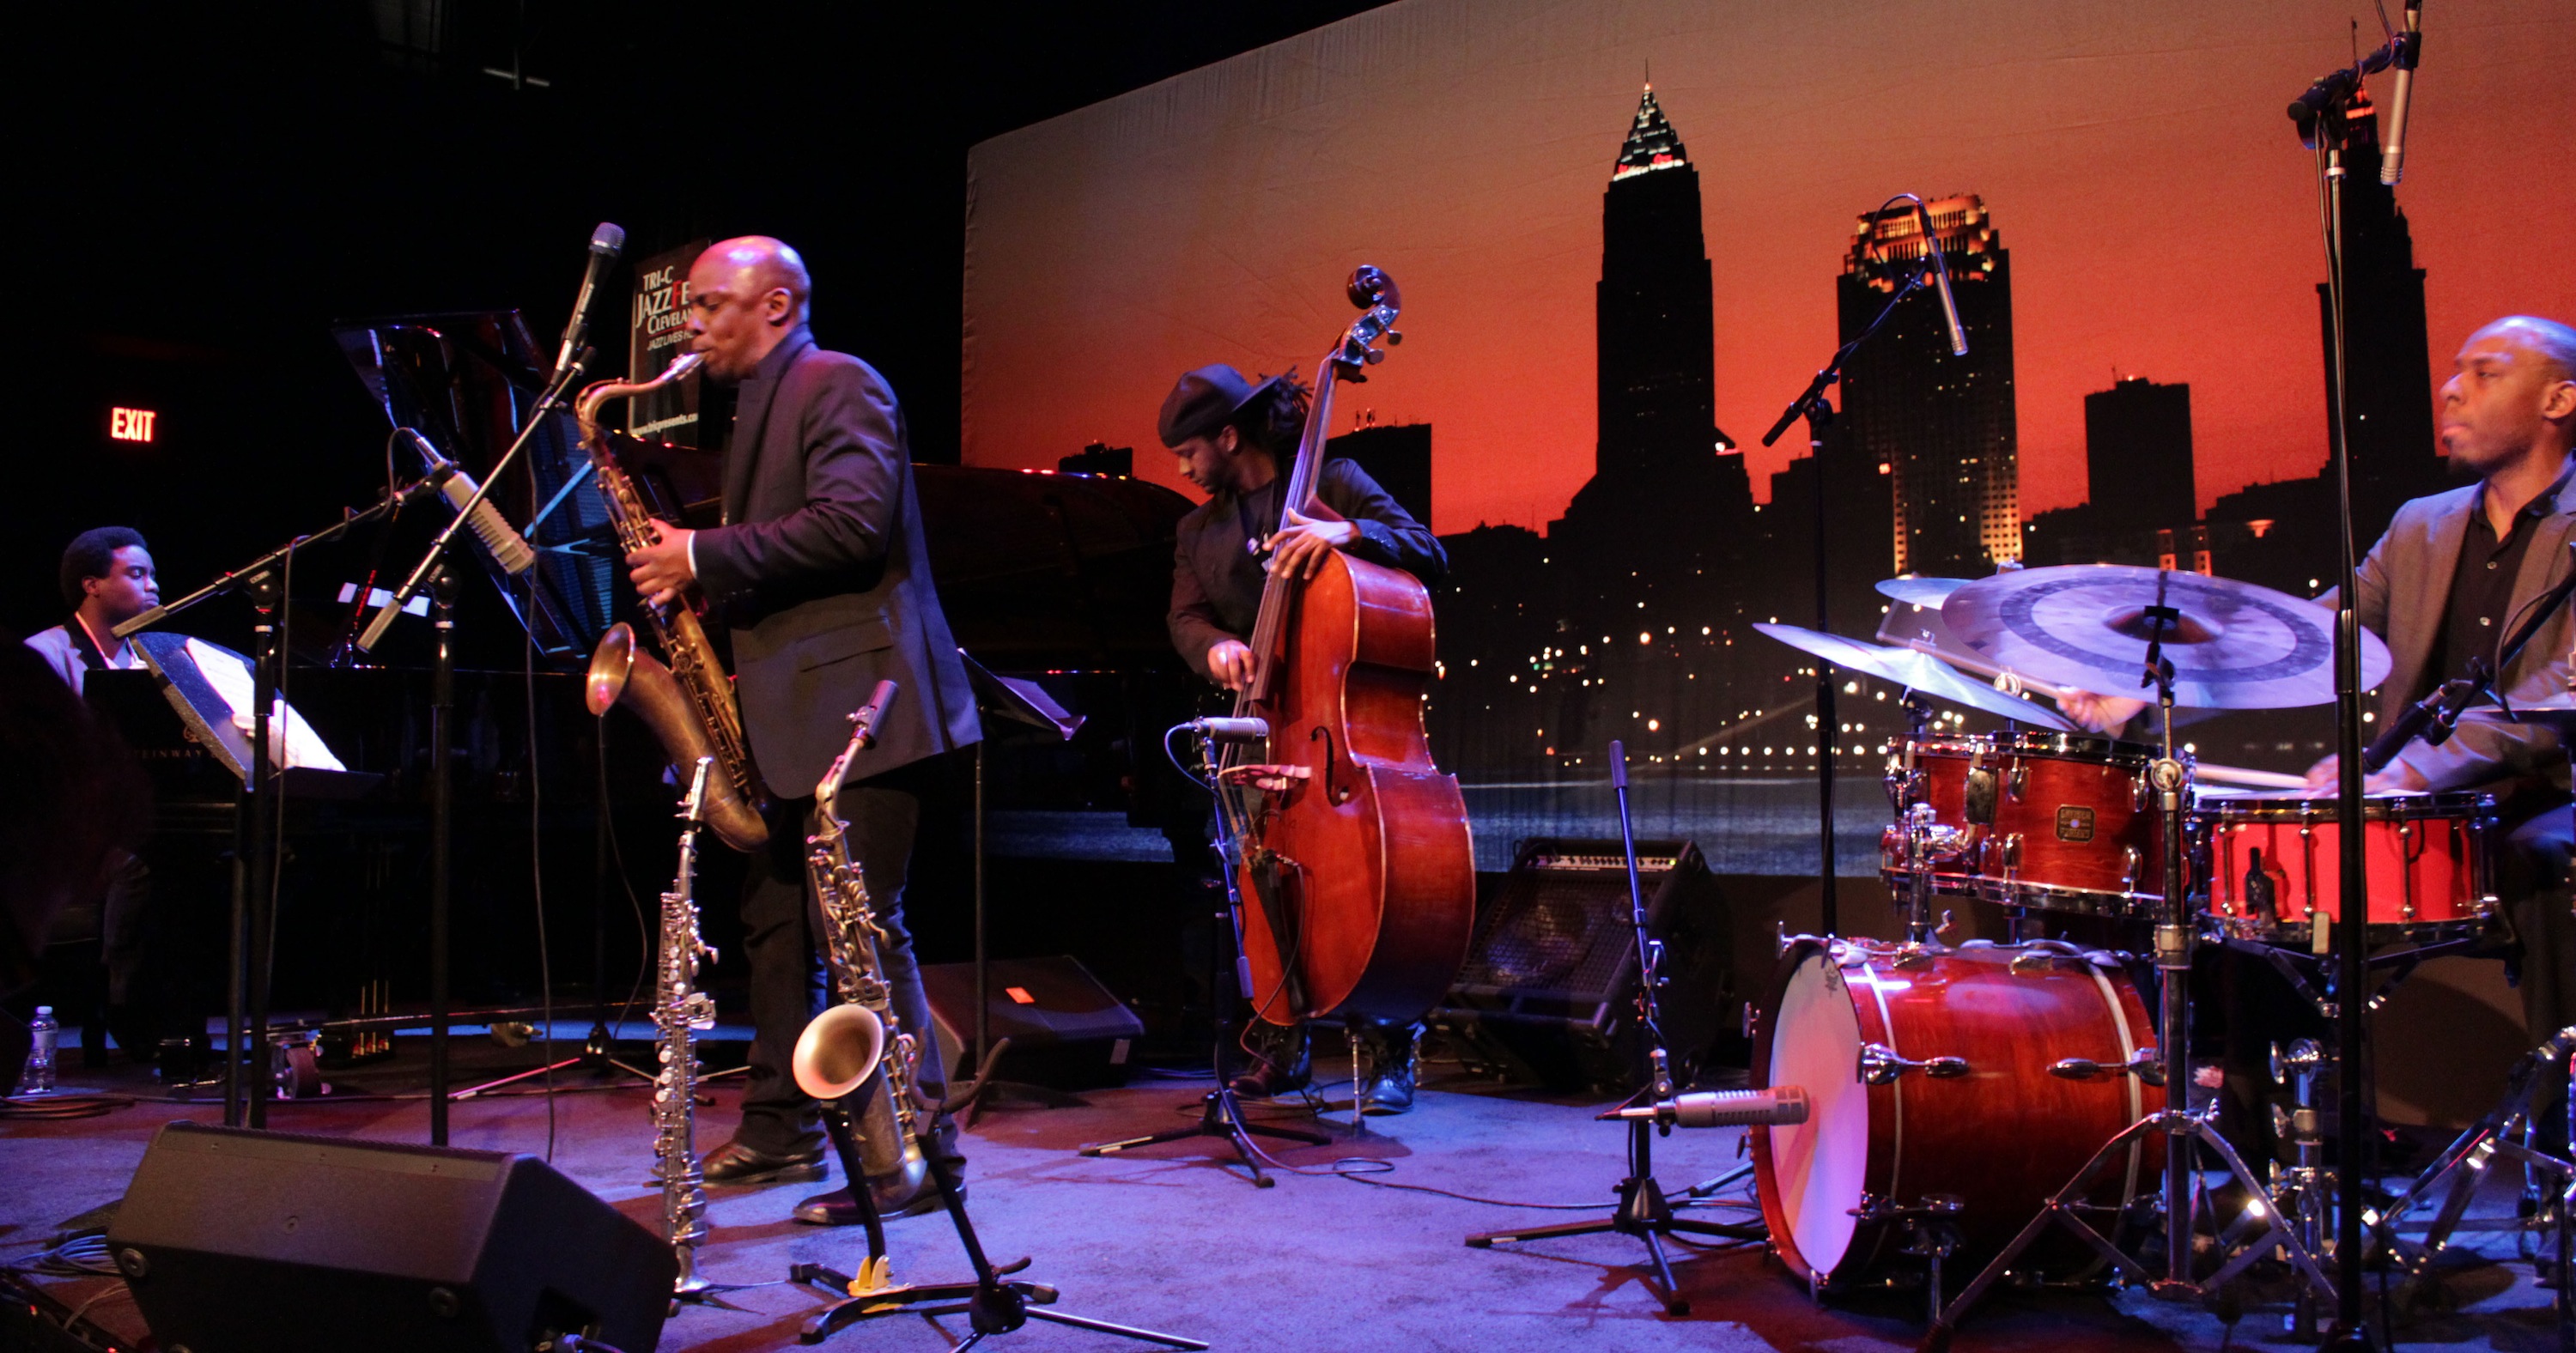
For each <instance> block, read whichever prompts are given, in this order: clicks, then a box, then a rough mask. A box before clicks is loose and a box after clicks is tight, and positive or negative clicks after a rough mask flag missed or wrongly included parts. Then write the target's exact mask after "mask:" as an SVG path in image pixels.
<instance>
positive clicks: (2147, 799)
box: [2129, 771, 2156, 813]
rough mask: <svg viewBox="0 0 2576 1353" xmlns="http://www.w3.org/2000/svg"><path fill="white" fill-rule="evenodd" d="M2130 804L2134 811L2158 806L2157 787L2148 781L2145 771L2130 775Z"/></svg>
mask: <svg viewBox="0 0 2576 1353" xmlns="http://www.w3.org/2000/svg"><path fill="white" fill-rule="evenodd" d="M2129 804H2130V807H2131V809H2132V811H2135V812H2140V813H2143V812H2145V811H2147V810H2148V809H2150V808H2153V807H2155V806H2156V787H2155V786H2154V785H2152V784H2150V783H2148V781H2147V775H2146V772H2144V771H2140V772H2138V773H2137V774H2135V775H2132V776H2130V777H2129Z"/></svg>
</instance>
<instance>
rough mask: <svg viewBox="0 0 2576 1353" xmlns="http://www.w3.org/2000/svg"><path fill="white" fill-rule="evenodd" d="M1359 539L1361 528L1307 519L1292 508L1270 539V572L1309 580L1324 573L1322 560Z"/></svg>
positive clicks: (1344, 522)
mask: <svg viewBox="0 0 2576 1353" xmlns="http://www.w3.org/2000/svg"><path fill="white" fill-rule="evenodd" d="M1359 538H1360V528H1359V527H1357V526H1354V525H1352V524H1351V523H1349V522H1346V521H1326V520H1323V519H1321V518H1317V517H1309V516H1307V515H1306V514H1304V513H1302V512H1299V511H1297V510H1296V509H1295V508H1290V509H1289V510H1288V517H1287V525H1286V526H1283V527H1281V528H1280V530H1279V533H1278V534H1277V535H1274V536H1272V537H1271V538H1270V541H1269V548H1270V564H1269V567H1270V569H1271V571H1272V572H1274V573H1275V572H1278V571H1280V570H1282V569H1285V570H1287V571H1289V572H1290V573H1291V574H1298V573H1300V571H1302V576H1304V577H1308V578H1312V577H1314V576H1315V575H1316V574H1318V573H1321V572H1323V571H1324V557H1325V556H1326V555H1329V554H1331V553H1332V552H1333V551H1335V550H1338V549H1346V548H1348V547H1349V545H1350V543H1351V542H1352V541H1355V540H1357V539H1359Z"/></svg>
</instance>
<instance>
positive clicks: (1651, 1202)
mask: <svg viewBox="0 0 2576 1353" xmlns="http://www.w3.org/2000/svg"><path fill="white" fill-rule="evenodd" d="M1610 789H1611V792H1612V793H1614V794H1616V795H1617V796H1618V800H1619V841H1620V844H1621V846H1622V847H1624V848H1625V850H1626V853H1627V859H1628V924H1629V928H1630V930H1631V931H1632V932H1633V934H1634V935H1635V939H1636V946H1637V1001H1636V1005H1637V1032H1638V1034H1639V1041H1640V1042H1641V1043H1643V1044H1644V1047H1645V1051H1644V1060H1645V1066H1644V1068H1643V1070H1644V1076H1645V1084H1644V1085H1643V1086H1641V1087H1640V1088H1639V1089H1638V1092H1637V1093H1636V1094H1635V1095H1633V1096H1631V1097H1630V1099H1629V1101H1628V1102H1629V1103H1630V1104H1632V1105H1633V1104H1636V1103H1638V1102H1640V1101H1641V1100H1642V1101H1647V1102H1651V1103H1655V1104H1667V1105H1668V1104H1670V1103H1672V1101H1673V1092H1674V1085H1673V1068H1672V1055H1671V1053H1669V1052H1668V1051H1666V1049H1665V1047H1664V1032H1663V1024H1662V1017H1661V1013H1660V1009H1659V1007H1658V1004H1657V1002H1656V998H1655V989H1656V988H1657V987H1659V986H1661V985H1663V972H1662V969H1663V956H1664V946H1663V942H1662V941H1661V940H1657V939H1655V938H1654V937H1653V936H1652V934H1651V933H1650V931H1649V928H1648V926H1647V923H1646V897H1645V890H1644V887H1643V885H1642V884H1641V883H1640V882H1639V880H1638V877H1637V833H1636V825H1635V823H1634V821H1633V820H1632V819H1631V817H1630V816H1629V813H1628V749H1627V747H1626V746H1625V745H1623V744H1621V743H1620V742H1618V741H1617V740H1615V739H1614V740H1613V741H1612V742H1611V744H1610ZM1672 1130H1673V1128H1672V1124H1670V1123H1659V1122H1656V1121H1655V1120H1654V1119H1651V1118H1631V1119H1629V1120H1628V1177H1627V1178H1625V1179H1622V1180H1620V1181H1619V1204H1618V1207H1617V1210H1615V1211H1614V1212H1612V1213H1611V1214H1610V1215H1609V1216H1607V1217H1598V1218H1594V1219H1593V1220H1591V1221H1575V1222H1565V1223H1561V1224H1559V1225H1555V1226H1533V1227H1530V1228H1528V1229H1526V1230H1519V1231H1487V1232H1485V1233H1483V1234H1481V1235H1472V1236H1469V1237H1467V1244H1468V1245H1469V1246H1470V1247H1472V1248H1475V1249H1480V1250H1489V1249H1492V1248H1493V1247H1494V1246H1496V1245H1511V1244H1518V1243H1519V1242H1521V1241H1524V1240H1549V1239H1554V1238H1556V1237H1558V1236H1597V1235H1603V1234H1606V1233H1609V1232H1614V1231H1615V1232H1617V1233H1619V1234H1620V1235H1628V1236H1635V1237H1636V1238H1637V1239H1639V1240H1642V1241H1644V1242H1645V1244H1646V1253H1647V1255H1648V1256H1649V1257H1650V1258H1652V1259H1653V1260H1654V1263H1655V1277H1656V1280H1657V1281H1659V1282H1660V1283H1662V1284H1663V1287H1662V1290H1661V1291H1659V1292H1657V1293H1656V1294H1655V1295H1656V1299H1657V1300H1659V1301H1661V1302H1662V1303H1663V1304H1664V1310H1665V1311H1666V1313H1668V1314H1671V1315H1677V1316H1679V1315H1689V1314H1690V1303H1689V1302H1688V1301H1686V1300H1684V1299H1683V1297H1682V1294H1681V1288H1680V1286H1679V1284H1677V1283H1675V1282H1674V1281H1673V1266H1672V1263H1671V1261H1670V1260H1668V1259H1666V1258H1665V1257H1664V1244H1663V1237H1665V1236H1669V1235H1702V1236H1717V1237H1721V1238H1723V1239H1727V1240H1755V1241H1758V1240H1761V1239H1763V1238H1764V1237H1765V1236H1766V1235H1768V1234H1769V1232H1768V1231H1767V1230H1766V1229H1765V1228H1764V1227H1763V1226H1762V1224H1761V1223H1759V1222H1713V1221H1700V1220H1698V1219H1697V1218H1685V1217H1676V1216H1674V1215H1673V1209H1672V1205H1671V1204H1670V1203H1669V1202H1667V1201H1666V1200H1665V1197H1664V1190H1663V1186H1662V1185H1660V1184H1657V1183H1656V1182H1655V1135H1656V1134H1657V1133H1669V1132H1671V1131H1672ZM1736 1177H1737V1176H1736V1175H1732V1174H1730V1175H1723V1176H1720V1177H1719V1178H1717V1179H1713V1180H1711V1181H1709V1182H1708V1183H1707V1184H1705V1185H1702V1186H1700V1187H1701V1188H1702V1189H1708V1190H1714V1189H1716V1188H1717V1187H1719V1186H1720V1185H1722V1184H1724V1183H1726V1182H1727V1181H1729V1180H1731V1179H1733V1178H1736ZM1692 1191H1693V1192H1694V1193H1697V1192H1699V1190H1698V1189H1694V1190H1692Z"/></svg>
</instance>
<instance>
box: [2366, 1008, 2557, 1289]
mask: <svg viewBox="0 0 2576 1353" xmlns="http://www.w3.org/2000/svg"><path fill="white" fill-rule="evenodd" d="M2571 1056H2576V1027H2570V1028H2565V1029H2561V1030H2559V1031H2558V1032H2557V1033H2556V1034H2555V1035H2554V1036H2552V1037H2551V1038H2550V1039H2549V1041H2547V1042H2545V1043H2543V1044H2541V1045H2540V1046H2539V1047H2536V1048H2533V1049H2532V1050H2531V1051H2529V1052H2527V1053H2524V1054H2523V1055H2522V1057H2521V1059H2520V1060H2518V1061H2516V1062H2515V1063H2514V1065H2513V1071H2512V1073H2511V1074H2510V1075H2509V1076H2508V1077H2506V1080H2505V1094H2504V1098H2503V1099H2502V1100H2500V1101H2498V1102H2497V1104H2496V1106H2495V1107H2494V1108H2493V1109H2491V1110H2489V1111H2488V1112H2487V1115H2486V1117H2484V1118H2481V1119H2479V1120H2478V1121H2477V1122H2476V1123H2473V1124H2471V1125H2470V1127H2469V1130H2468V1131H2466V1132H2463V1133H2461V1134H2460V1135H2459V1137H2458V1138H2457V1139H2456V1140H2454V1141H2453V1142H2452V1143H2451V1144H2450V1145H2449V1146H2448V1147H2446V1148H2444V1149H2443V1151H2442V1154H2441V1155H2439V1156H2436V1157H2434V1158H2433V1163H2432V1164H2430V1165H2428V1166H2426V1167H2425V1168H2424V1172H2423V1173H2422V1174H2419V1175H2417V1176H2416V1177H2415V1182H2413V1183H2411V1184H2409V1185H2407V1186H2406V1191H2405V1192H2404V1193H2401V1194H2399V1195H2398V1196H2397V1198H2396V1200H2395V1201H2393V1202H2391V1203H2390V1204H2389V1205H2388V1207H2387V1210H2386V1211H2384V1212H2379V1213H2370V1214H2365V1215H2364V1216H2363V1218H2362V1220H2363V1221H2364V1222H2365V1223H2367V1224H2368V1225H2369V1227H2370V1232H2371V1238H2372V1240H2373V1242H2374V1243H2375V1244H2376V1245H2377V1246H2378V1247H2379V1248H2380V1249H2382V1250H2383V1251H2385V1252H2386V1253H2387V1254H2389V1255H2390V1256H2392V1257H2393V1258H2395V1259H2396V1261H2397V1262H2398V1263H2399V1264H2400V1265H2402V1266H2403V1267H2404V1268H2405V1269H2406V1271H2407V1273H2408V1274H2410V1275H2411V1276H2413V1277H2415V1278H2416V1279H2418V1280H2422V1279H2426V1278H2429V1277H2431V1276H2432V1269H2433V1260H2434V1257H2435V1256H2436V1255H2439V1254H2440V1253H2441V1251H2442V1248H2443V1247H2444V1246H2445V1245H2448V1244H2449V1243H2450V1240H2451V1235H2452V1233H2453V1232H2455V1231H2501V1230H2514V1231H2538V1230H2543V1229H2545V1228H2549V1227H2552V1226H2556V1227H2558V1228H2559V1229H2561V1230H2563V1229H2564V1225H2565V1219H2564V1217H2563V1215H2562V1216H2555V1217H2554V1216H2552V1215H2550V1214H2551V1213H2552V1212H2558V1213H2562V1214H2563V1213H2564V1211H2565V1204H2564V1203H2563V1201H2561V1199H2560V1198H2559V1197H2557V1196H2556V1195H2558V1194H2561V1193H2564V1192H2565V1191H2566V1189H2568V1188H2569V1187H2570V1186H2576V1159H2562V1158H2561V1157H2558V1156H2553V1155H2550V1154H2549V1153H2548V1152H2545V1151H2541V1150H2538V1149H2536V1148H2535V1147H2534V1146H2533V1145H2532V1138H2533V1137H2534V1136H2535V1135H2536V1133H2535V1131H2534V1128H2535V1126H2536V1125H2535V1123H2534V1121H2533V1114H2532V1103H2531V1100H2532V1096H2533V1094H2534V1093H2535V1092H2536V1091H2537V1090H2538V1088H2539V1087H2538V1085H2537V1084H2536V1082H2537V1081H2538V1080H2539V1078H2540V1075H2541V1073H2542V1072H2543V1071H2544V1070H2545V1069H2547V1068H2548V1067H2550V1066H2551V1065H2553V1064H2563V1063H2565V1062H2567V1061H2568V1060H2569V1058H2570V1057H2571ZM2571 1155H2576V1150H2571ZM2499 1158H2501V1159H2502V1160H2505V1161H2510V1162H2515V1163H2519V1164H2520V1165H2521V1166H2522V1167H2523V1175H2524V1183H2523V1201H2524V1202H2525V1203H2527V1204H2530V1205H2532V1211H2531V1214H2530V1215H2528V1216H2517V1217H2513V1218H2509V1219H2498V1220H2493V1221H2466V1220H2463V1219H2464V1218H2465V1217H2466V1215H2467V1213H2468V1210H2469V1203H2470V1201H2471V1200H2472V1199H2473V1198H2474V1197H2475V1196H2476V1194H2477V1191H2478V1182H2479V1181H2480V1180H2482V1179H2484V1178H2485V1177H2486V1172H2487V1168H2488V1167H2489V1166H2490V1165H2493V1164H2495V1163H2497V1161H2498V1160H2499ZM2543 1178H2548V1179H2550V1180H2551V1181H2552V1182H2551V1183H2550V1184H2548V1185H2546V1186H2544V1185H2543V1184H2542V1183H2541V1180H2542V1179H2543ZM2437 1194H2438V1196H2439V1200H2440V1201H2439V1204H2438V1205H2437V1206H2436V1207H2435V1208H2434V1212H2433V1218H2432V1221H2431V1222H2430V1223H2429V1224H2427V1225H2426V1227H2425V1229H2424V1238H2423V1240H2422V1241H2421V1242H2420V1243H2419V1242H2415V1241H2410V1240H2407V1239H2405V1238H2404V1237H2403V1236H2402V1235H2401V1234H2400V1232H2401V1230H2404V1229H2410V1228H2405V1227H2403V1226H2401V1223H2402V1222H2403V1221H2404V1220H2405V1217H2406V1214H2407V1213H2409V1212H2412V1211H2414V1210H2415V1209H2417V1208H2419V1207H2422V1206H2424V1205H2425V1204H2427V1203H2430V1202H2433V1201H2434V1199H2435V1197H2436V1195H2437ZM2556 1262H2558V1263H2559V1264H2562V1265H2563V1264H2564V1263H2565V1262H2566V1251H2565V1246H2564V1242H2563V1241H2562V1242H2561V1245H2560V1248H2559V1255H2558V1258H2557V1261H2556ZM2547 1272H2548V1270H2547V1268H2546V1267H2542V1268H2541V1269H2540V1273H2539V1274H2538V1275H2535V1276H2546V1274H2547ZM2561 1295H2562V1297H2563V1296H2564V1289H2563V1288H2562V1289H2561Z"/></svg>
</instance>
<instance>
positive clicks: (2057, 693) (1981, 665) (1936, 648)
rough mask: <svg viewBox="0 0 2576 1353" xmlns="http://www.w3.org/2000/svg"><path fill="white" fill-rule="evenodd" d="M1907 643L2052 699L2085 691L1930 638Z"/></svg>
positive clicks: (1920, 650) (1955, 665)
mask: <svg viewBox="0 0 2576 1353" xmlns="http://www.w3.org/2000/svg"><path fill="white" fill-rule="evenodd" d="M1906 644H1907V646H1908V647H1910V648H1912V649H1913V650H1914V651H1915V652H1917V653H1928V654H1931V655H1932V656H1933V657H1936V658H1939V659H1940V660H1941V661H1943V662H1946V663H1948V664H1950V665H1951V666H1953V667H1956V668H1959V669H1960V670H1962V671H1965V672H1969V673H1972V674H1974V675H1977V676H1981V677H1984V678H1985V679H1986V680H1988V681H1992V680H1994V679H1995V678H1997V677H2004V676H2008V677H2011V678H2012V679H2013V681H2014V683H2015V684H2017V685H2019V686H2020V687H2021V688H2022V689H2023V690H2027V691H2035V692H2037V693H2038V694H2041V695H2045V696H2047V697H2048V698H2050V699H2052V700H2062V699H2064V698H2066V697H2067V696H2070V695H2078V694H2084V693H2085V692H2082V691H2080V690H2079V689H2078V688H2076V687H2073V686H2057V685H2052V684H2050V683H2048V682H2045V681H2034V680H2032V679H2031V678H2029V677H2026V676H2023V675H2022V674H2021V673H2019V672H2016V671H2014V670H2012V669H2011V668H2009V667H1997V666H1995V665H1994V664H1993V663H1990V662H1987V661H1986V660H1985V659H1983V658H1972V657H1969V656H1968V655H1967V654H1965V653H1953V652H1951V651H1950V650H1948V649H1946V648H1943V647H1942V646H1940V645H1939V644H1936V643H1934V642H1932V641H1931V640H1929V639H1909V640H1907V641H1906Z"/></svg>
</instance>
